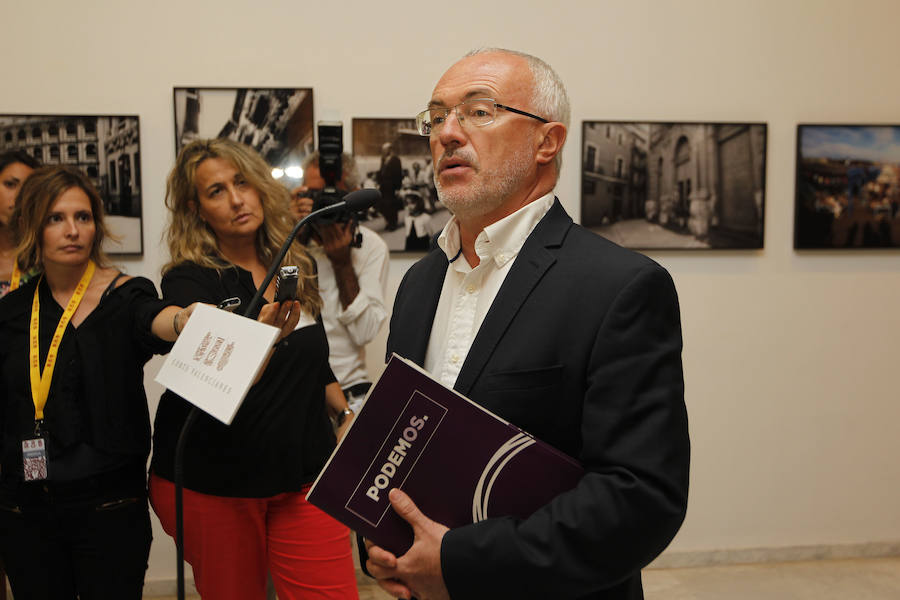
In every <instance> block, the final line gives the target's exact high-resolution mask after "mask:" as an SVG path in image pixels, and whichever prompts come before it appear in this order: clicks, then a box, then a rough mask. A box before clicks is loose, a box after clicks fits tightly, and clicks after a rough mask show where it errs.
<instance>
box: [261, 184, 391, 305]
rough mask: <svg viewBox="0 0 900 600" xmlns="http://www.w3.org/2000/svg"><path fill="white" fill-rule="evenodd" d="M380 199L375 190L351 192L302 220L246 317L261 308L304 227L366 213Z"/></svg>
mask: <svg viewBox="0 0 900 600" xmlns="http://www.w3.org/2000/svg"><path fill="white" fill-rule="evenodd" d="M379 199H381V192H379V191H378V190H375V189H364V190H356V191H355V192H350V193H349V194H347V195H346V196H344V199H343V200H341V201H340V202H335V203H334V204H331V205H329V206H326V207H324V208H320V209H319V210H316V211H313V212H311V213H309V214H308V215H306V216H305V217H303V218H302V219H300V220H299V221H298V222H297V224H296V225H294V228H293V229H292V230H291V233H290V235H288V237H287V239H286V240H285V241H284V244H282V245H281V250H280V251H279V252H278V256H276V257H275V260H273V261H272V264H271V265H269V270H268V272H267V273H266V277H265V279H263V280H262V283H261V284H260V285H259V288H258V289H257V290H256V293H255V294H254V295H253V298H252V299H251V300H250V303H249V304H248V305H247V310H245V311H244V313H243V314H244V315H245V316H247V315H250V314H252V313H253V311H254V310H255V309H256V307H257V306H259V303H260V300H262V295H263V292H265V290H266V288H268V287H269V283H271V282H272V277H274V276H275V271H277V270H278V265H280V264H281V261H282V260H284V255H285V254H287V251H288V248H290V247H291V244H292V243H293V242H294V238H295V237H297V232H299V231H300V229H302V228H303V226H304V225H306V224H307V223H309V222H311V221H315V220H316V219H319V218H321V217H325V216H328V215H331V214H333V213H336V212H339V211H347V210H349V211H353V212H358V211H364V210H368V209H369V208H370V207H371V206H372V205H374V204H375V203H376V202H377V201H378V200H379Z"/></svg>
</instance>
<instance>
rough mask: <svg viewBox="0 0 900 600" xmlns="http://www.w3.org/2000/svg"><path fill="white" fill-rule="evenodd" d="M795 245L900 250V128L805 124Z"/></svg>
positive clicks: (799, 129) (799, 161)
mask: <svg viewBox="0 0 900 600" xmlns="http://www.w3.org/2000/svg"><path fill="white" fill-rule="evenodd" d="M795 189H796V216H795V219H794V247H795V248H798V249H808V248H896V247H900V127H898V126H892V125H882V126H872V125H867V126H852V125H846V126H840V125H799V126H798V127H797V183H796V188H795Z"/></svg>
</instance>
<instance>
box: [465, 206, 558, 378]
mask: <svg viewBox="0 0 900 600" xmlns="http://www.w3.org/2000/svg"><path fill="white" fill-rule="evenodd" d="M571 225H572V219H571V217H569V215H568V214H566V211H565V209H563V207H562V205H561V204H560V203H559V199H555V200H554V202H553V206H551V207H550V210H549V211H548V212H547V214H546V215H544V218H543V219H541V220H540V222H539V223H538V224H537V226H536V227H535V228H534V231H532V232H531V235H529V236H528V239H526V240H525V244H524V245H523V246H522V249H521V250H520V251H519V254H518V256H517V257H516V261H515V263H513V266H512V268H511V269H510V271H509V274H507V276H506V279H505V280H504V281H503V285H502V286H500V291H499V292H497V297H496V298H495V299H494V302H493V303H492V304H491V308H490V310H488V314H487V315H486V316H485V318H484V322H483V323H482V324H481V328H480V329H479V330H478V333H477V334H476V336H475V339H474V340H473V342H472V347H471V348H470V349H469V354H468V355H467V356H466V361H465V362H464V363H463V366H462V368H461V369H460V372H459V377H457V378H456V384H455V385H454V386H453V387H454V388H455V389H456V390H457V391H458V392H459V393H461V394H463V395H468V394H469V392H470V391H471V389H472V386H473V385H474V384H475V381H477V379H478V377H479V375H481V372H482V371H483V370H484V366H485V365H486V364H487V362H488V360H489V359H490V357H491V355H492V354H493V352H494V349H495V348H496V347H497V344H498V343H499V341H500V339H501V338H502V337H503V335H504V333H506V331H507V329H509V326H510V323H511V322H512V320H513V318H514V317H515V316H516V314H517V313H518V312H519V308H520V307H521V306H522V304H523V303H524V302H525V300H526V299H527V298H528V296H529V295H530V294H531V292H532V290H533V289H534V287H535V286H536V285H537V284H538V282H539V281H540V280H541V278H542V277H543V276H544V273H546V272H547V270H548V269H549V268H550V267H551V266H552V265H553V263H555V262H556V256H555V255H554V253H553V252H552V248H554V247H559V246H560V245H561V244H562V241H563V239H564V238H565V236H566V232H567V231H568V230H569V227H570V226H571Z"/></svg>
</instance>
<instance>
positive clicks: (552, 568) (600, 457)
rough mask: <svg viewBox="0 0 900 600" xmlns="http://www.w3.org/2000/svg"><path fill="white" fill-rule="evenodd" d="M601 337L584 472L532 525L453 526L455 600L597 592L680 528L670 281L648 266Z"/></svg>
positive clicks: (591, 379) (585, 419)
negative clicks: (574, 484)
mask: <svg viewBox="0 0 900 600" xmlns="http://www.w3.org/2000/svg"><path fill="white" fill-rule="evenodd" d="M532 326H535V325H532ZM596 331H597V332H598V333H597V336H596V339H595V340H594V341H593V348H592V351H591V356H590V358H589V360H588V362H587V365H588V366H587V372H586V373H585V376H586V381H585V385H584V390H585V393H584V398H583V409H582V431H581V436H582V452H581V453H580V456H579V458H580V459H581V460H582V461H583V463H584V466H585V468H586V471H587V474H586V475H585V477H584V478H583V479H582V480H581V481H580V483H579V484H578V486H577V487H576V488H575V489H573V490H571V491H569V492H566V493H564V494H561V495H559V496H557V497H556V498H555V499H554V500H553V501H552V502H551V503H550V504H548V505H546V506H544V507H543V508H541V509H540V510H538V511H537V512H536V513H534V514H533V515H532V516H531V517H529V518H527V519H524V520H517V519H513V518H492V519H488V520H486V521H482V522H480V523H475V524H472V525H467V526H463V527H459V528H456V529H452V530H450V531H449V532H448V533H447V534H446V536H445V537H444V540H443V543H442V548H441V567H442V570H443V575H444V580H445V582H446V583H447V587H448V589H449V591H450V595H451V598H466V599H477V598H504V597H505V598H580V597H583V596H586V595H591V594H594V593H598V592H600V591H601V590H604V589H609V588H612V587H614V586H617V585H619V584H622V582H625V581H626V580H628V579H629V578H633V577H634V576H635V575H636V574H637V573H638V572H639V570H640V569H641V568H642V567H644V566H645V565H646V564H647V563H649V562H650V561H651V560H652V559H653V558H654V557H656V556H657V555H658V554H659V553H660V552H661V551H662V550H663V549H664V548H665V547H666V545H667V544H668V543H669V542H670V541H671V539H672V537H673V536H674V535H675V533H676V532H677V530H678V528H679V526H680V525H681V522H682V521H683V519H684V514H685V510H686V505H687V488H688V464H689V454H690V450H689V441H688V432H687V415H686V411H685V407H684V384H683V376H682V367H681V347H682V341H681V326H680V318H679V308H678V300H677V296H676V293H675V288H674V285H673V283H672V280H671V278H670V276H669V274H668V273H667V272H666V271H665V270H664V269H663V268H662V267H660V266H659V265H656V264H655V263H651V262H650V261H647V263H645V265H644V266H643V267H641V268H639V269H636V270H635V273H634V275H633V276H632V277H630V279H629V280H628V281H626V282H625V284H624V285H622V287H621V289H620V290H619V292H618V293H617V294H616V295H615V297H614V299H613V301H612V303H611V304H610V308H609V310H608V311H607V312H606V314H605V315H604V316H602V320H600V324H599V328H597V329H596ZM546 401H547V402H548V403H553V402H554V401H555V399H554V398H546ZM528 485H540V482H539V481H535V482H529V484H528ZM527 488H528V486H527V485H526V486H523V491H522V493H528V492H527ZM604 597H605V596H604ZM617 597H618V596H617Z"/></svg>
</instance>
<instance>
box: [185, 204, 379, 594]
mask: <svg viewBox="0 0 900 600" xmlns="http://www.w3.org/2000/svg"><path fill="white" fill-rule="evenodd" d="M373 192H374V193H373ZM354 195H356V199H354V198H351V196H354ZM380 197H381V194H380V193H378V192H377V191H375V190H359V191H358V192H352V193H350V194H348V195H347V197H346V198H345V199H344V200H343V201H342V202H336V203H334V204H331V205H329V206H326V207H324V208H320V209H319V210H316V211H313V212H311V213H309V214H308V215H306V216H305V217H304V218H302V219H300V220H299V221H298V222H297V224H296V225H294V228H293V229H292V230H291V233H290V234H289V235H288V236H287V239H286V240H285V241H284V243H283V244H282V245H281V250H279V252H278V255H277V256H276V257H275V259H274V260H273V261H272V264H271V265H270V266H269V270H268V272H266V276H265V278H264V279H263V281H262V283H261V284H260V285H259V287H258V288H257V289H256V293H255V294H254V295H253V298H252V299H251V300H250V303H249V304H248V305H247V308H246V310H244V311H243V315H244V316H248V315H251V314H253V311H254V310H255V309H256V307H257V306H259V303H260V301H261V300H262V296H263V292H265V290H266V288H268V287H269V283H271V281H272V277H274V276H275V271H277V270H278V265H280V264H281V261H282V260H284V256H285V255H286V254H287V251H288V249H289V248H290V247H291V244H292V243H294V238H296V237H297V233H299V231H300V229H302V228H303V226H304V225H306V224H307V223H309V222H310V221H313V220H315V219H318V218H319V217H321V216H323V215H325V214H328V213H332V212H337V211H339V210H342V209H350V210H362V209H363V208H366V209H368V207H370V206H372V205H373V204H375V201H376V200H377V199H378V198H380ZM199 410H200V409H198V408H197V407H196V406H193V407H191V410H190V412H189V413H188V416H187V418H186V419H185V420H184V424H183V425H182V426H181V432H180V433H179V434H178V442H177V443H176V444H175V468H174V479H175V481H174V484H175V560H176V562H177V565H176V571H177V574H176V577H177V585H178V600H184V503H183V499H182V493H183V489H184V448H185V446H186V445H187V434H188V431H190V429H191V427H192V426H193V424H194V422H195V421H196V420H197V417H198V416H199Z"/></svg>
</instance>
